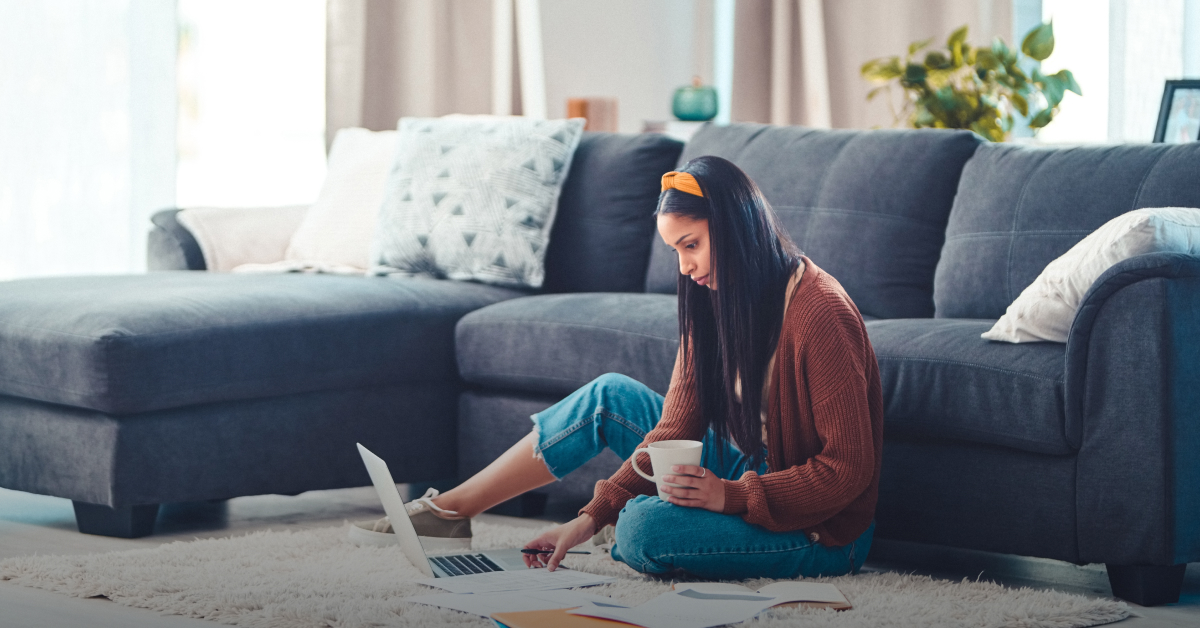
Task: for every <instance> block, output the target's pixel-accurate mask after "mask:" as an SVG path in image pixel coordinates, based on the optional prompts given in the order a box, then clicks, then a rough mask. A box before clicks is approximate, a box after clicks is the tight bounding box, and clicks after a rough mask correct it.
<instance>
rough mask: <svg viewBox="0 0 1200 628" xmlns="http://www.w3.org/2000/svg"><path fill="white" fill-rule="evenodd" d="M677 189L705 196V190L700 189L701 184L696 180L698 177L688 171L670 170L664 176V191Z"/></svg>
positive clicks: (693, 194)
mask: <svg viewBox="0 0 1200 628" xmlns="http://www.w3.org/2000/svg"><path fill="white" fill-rule="evenodd" d="M672 188H674V189H676V190H679V191H680V192H684V193H687V194H691V195H692V196H699V197H701V198H704V192H703V191H701V190H700V184H699V183H697V182H696V177H693V176H692V175H690V174H688V173H686V172H674V171H672V172H668V173H667V174H664V175H663V176H662V190H660V191H662V192H666V191H667V190H669V189H672Z"/></svg>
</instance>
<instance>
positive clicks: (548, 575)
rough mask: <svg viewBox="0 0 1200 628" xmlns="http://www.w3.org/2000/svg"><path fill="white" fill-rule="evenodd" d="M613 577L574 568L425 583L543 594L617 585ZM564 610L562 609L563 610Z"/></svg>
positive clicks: (465, 590)
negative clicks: (552, 591) (551, 591)
mask: <svg viewBox="0 0 1200 628" xmlns="http://www.w3.org/2000/svg"><path fill="white" fill-rule="evenodd" d="M615 580H616V578H614V577H612V576H597V575H595V574H590V573H585V572H582V571H576V570H574V569H556V570H554V571H547V570H545V569H525V570H518V571H492V572H488V573H477V574H471V575H469V576H455V577H453V578H426V579H424V580H418V581H417V582H420V583H421V584H427V585H429V586H431V587H437V588H439V589H445V590H447V591H449V592H451V593H500V592H502V591H540V590H546V589H570V588H574V587H590V586H593V585H597V584H605V583H607V582H613V581H615ZM560 608H561V607H560Z"/></svg>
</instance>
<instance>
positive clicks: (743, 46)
mask: <svg viewBox="0 0 1200 628" xmlns="http://www.w3.org/2000/svg"><path fill="white" fill-rule="evenodd" d="M806 4H807V5H808V6H806ZM814 4H815V5H817V6H815V7H814V6H813V5H814ZM781 5H782V6H781ZM806 18H815V19H817V20H819V21H820V22H821V23H820V24H818V25H812V24H805V23H804V19H806ZM781 19H782V20H786V24H782V25H781V24H779V23H778V22H779V20H781ZM963 24H969V25H970V28H971V31H970V37H969V39H968V41H970V42H971V43H972V44H975V45H985V44H989V43H990V42H991V41H992V39H993V38H994V37H995V36H996V35H1001V36H1003V37H1004V39H1005V41H1009V43H1012V42H1011V41H1010V40H1011V37H1010V33H1011V32H1012V2H1010V1H1008V0H975V1H970V0H815V1H810V0H738V2H737V20H736V32H735V44H734V45H735V51H734V57H733V58H734V85H733V105H732V111H731V114H732V118H733V120H735V121H747V122H773V123H776V124H804V125H809V126H824V124H823V123H822V122H823V118H824V117H825V116H823V115H822V112H821V111H820V103H822V102H823V100H825V99H827V102H828V105H827V106H828V112H829V113H828V118H827V119H828V122H829V123H830V124H831V125H832V126H833V127H837V128H869V127H874V126H883V127H889V126H891V125H892V117H891V114H890V113H889V112H888V108H887V105H886V104H885V103H884V102H883V101H882V100H881V99H877V100H876V101H875V102H871V103H868V102H867V99H866V97H867V92H868V91H869V90H870V89H871V87H872V86H871V85H870V84H868V83H867V82H866V81H863V80H862V78H861V77H860V76H859V68H860V67H861V66H862V64H863V63H864V62H865V61H867V60H868V59H873V58H875V57H882V56H890V55H896V54H901V53H903V52H905V51H906V50H907V47H908V44H909V43H911V42H914V41H917V40H921V39H927V38H930V37H932V38H934V43H935V44H936V43H939V42H945V40H946V38H947V37H948V36H949V35H950V33H951V32H952V31H953V30H954V29H956V28H958V27H959V26H962V25H963ZM814 34H815V35H817V36H818V38H820V39H823V40H824V45H823V47H822V46H820V45H819V44H820V43H821V42H819V41H818V42H814V41H813V39H814V37H813V36H814ZM781 37H782V38H784V39H785V40H786V41H785V42H784V43H785V44H786V46H784V47H783V49H782V50H781V49H777V48H776V46H777V44H778V43H779V38H781ZM814 44H816V45H815V46H814ZM822 48H823V49H822ZM806 52H807V53H808V54H810V55H811V54H813V53H814V52H815V54H816V55H818V56H820V55H822V53H823V56H824V57H825V58H824V60H823V62H824V68H825V69H826V72H825V73H824V74H825V77H827V78H825V77H822V76H820V74H821V72H819V71H818V72H813V71H812V70H813V69H814V68H816V69H819V64H821V62H822V60H821V59H819V58H818V59H806V58H805V54H806ZM780 54H786V55H787V56H786V58H784V59H783V60H782V61H783V63H784V64H786V66H787V67H786V68H784V70H785V71H783V72H780V68H779V67H778V65H777V64H778V63H779V61H776V60H777V59H780ZM806 68H807V69H808V71H807V72H806ZM814 74H815V76H814ZM823 78H825V80H822V79H823ZM781 81H782V82H783V83H784V84H783V85H780V82H781ZM773 89H774V90H775V92H776V97H775V98H774V104H775V111H774V112H772V104H773V102H772V101H773V99H772V90H773ZM825 92H827V96H826V95H824V94H823V93H825ZM780 94H786V97H784V98H782V99H781V98H780ZM781 101H782V102H781ZM814 104H816V105H818V106H816V107H814V106H813V105H814ZM780 105H783V106H782V107H781V106H780ZM773 113H774V115H772V114H773Z"/></svg>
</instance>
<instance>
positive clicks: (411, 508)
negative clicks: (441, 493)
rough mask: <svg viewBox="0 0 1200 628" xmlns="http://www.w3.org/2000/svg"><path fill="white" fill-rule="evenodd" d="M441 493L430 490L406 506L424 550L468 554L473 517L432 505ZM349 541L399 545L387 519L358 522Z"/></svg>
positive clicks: (350, 530) (360, 543)
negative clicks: (464, 552)
mask: <svg viewBox="0 0 1200 628" xmlns="http://www.w3.org/2000/svg"><path fill="white" fill-rule="evenodd" d="M437 496H438V490H437V489H435V488H430V489H429V490H427V491H425V494H424V495H422V496H421V497H418V498H417V499H414V500H412V501H411V502H408V503H407V504H405V505H404V509H405V510H406V511H407V512H408V518H409V519H410V520H411V521H412V524H413V528H415V529H416V531H417V537H418V538H420V539H421V547H423V548H424V549H425V551H427V552H445V551H468V550H470V549H471V518H470V517H463V516H460V515H459V514H458V513H457V512H455V511H453V510H446V509H444V508H439V507H438V506H437V504H434V503H433V498H435V497H437ZM348 534H349V536H350V541H351V542H352V543H354V544H355V545H362V546H369V545H373V546H385V547H386V546H389V545H395V544H396V535H395V534H393V533H392V524H391V522H390V521H388V518H387V517H384V518H382V519H378V520H376V521H359V522H355V524H354V525H352V526H350V528H349V532H348Z"/></svg>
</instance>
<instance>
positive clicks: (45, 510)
mask: <svg viewBox="0 0 1200 628" xmlns="http://www.w3.org/2000/svg"><path fill="white" fill-rule="evenodd" d="M382 514H383V510H382V508H381V507H380V506H379V502H378V499H377V498H376V496H375V493H374V491H373V490H372V489H371V488H357V489H344V490H336V491H313V492H310V493H304V494H302V495H297V496H294V497H284V496H278V495H262V496H257V497H241V498H238V499H233V500H230V501H228V502H224V503H218V504H186V505H173V506H170V507H166V508H164V509H163V511H162V512H161V513H160V515H159V520H158V527H157V532H156V534H155V535H154V536H151V537H147V538H142V539H132V540H128V539H112V538H107V537H99V536H89V535H84V534H80V533H79V532H78V531H76V529H75V515H74V512H73V511H72V509H71V503H70V502H69V501H67V500H65V499H59V498H54V497H44V496H40V495H31V494H28V493H20V492H16V491H8V490H5V489H0V559H3V558H8V557H10V556H23V555H28V554H36V553H55V554H63V553H88V552H106V551H113V550H124V549H134V548H142V547H155V546H157V545H159V544H161V543H166V542H171V541H179V540H189V539H193V538H197V537H201V538H207V537H221V536H231V535H237V534H244V533H247V532H251V531H254V530H261V529H265V528H273V529H285V528H287V529H301V528H315V527H324V526H331V525H340V524H341V523H342V522H343V521H346V520H358V519H369V518H374V517H379V516H382ZM482 517H486V518H491V519H492V520H494V521H501V520H502V521H505V522H508V523H513V524H517V525H527V526H530V527H534V526H538V525H542V524H543V523H544V522H541V521H536V520H530V519H517V518H512V517H501V516H498V515H482ZM866 568H867V569H870V570H895V571H905V572H915V573H921V574H928V575H931V576H935V577H943V578H950V579H956V580H957V579H962V578H976V577H982V578H985V579H991V580H995V581H998V582H1001V583H1004V584H1006V585H1010V586H1030V587H1038V588H1053V589H1059V590H1063V591H1070V592H1075V593H1080V594H1083V595H1094V596H1108V595H1110V594H1111V592H1110V590H1109V587H1108V580H1107V578H1106V576H1105V574H1104V569H1103V567H1099V566H1085V567H1078V566H1075V565H1070V564H1067V563H1060V562H1057V561H1051V560H1042V559H1031V558H1019V557H1013V556H1003V555H997V554H988V553H984V552H972V551H963V550H953V549H948V548H939V547H933V546H923V545H916V544H910V543H898V542H886V541H877V543H876V547H875V548H873V549H872V551H871V558H870V559H869V560H868V561H867V566H866ZM1135 613H1136V615H1137V616H1136V617H1132V618H1130V619H1127V620H1125V621H1123V622H1120V625H1121V626H1122V627H1125V626H1128V627H1130V628H1167V627H1172V628H1174V627H1182V626H1193V627H1194V626H1200V564H1193V565H1190V566H1189V568H1188V572H1187V578H1186V580H1185V582H1184V592H1183V597H1182V598H1181V600H1180V602H1179V603H1178V604H1173V605H1170V606H1161V607H1155V608H1141V607H1135ZM216 625H217V624H213V623H210V622H205V621H202V620H196V619H187V618H183V617H177V616H162V615H159V614H158V613H156V612H153V611H148V610H143V609H135V608H128V607H125V606H120V605H118V604H114V603H112V602H109V601H107V600H103V599H87V600H85V599H77V598H71V597H67V596H62V595H56V594H53V593H46V592H43V591H39V590H35V589H26V588H23V587H18V586H15V585H11V584H4V583H0V628H16V627H20V628H25V627H34V626H36V627H41V626H53V627H56V628H74V627H83V626H87V627H89V628H108V627H112V628H118V627H120V628H138V627H141V626H156V627H157V626H166V627H168V628H172V627H181V628H186V627H195V628H201V627H206V628H212V627H213V626H216Z"/></svg>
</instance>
